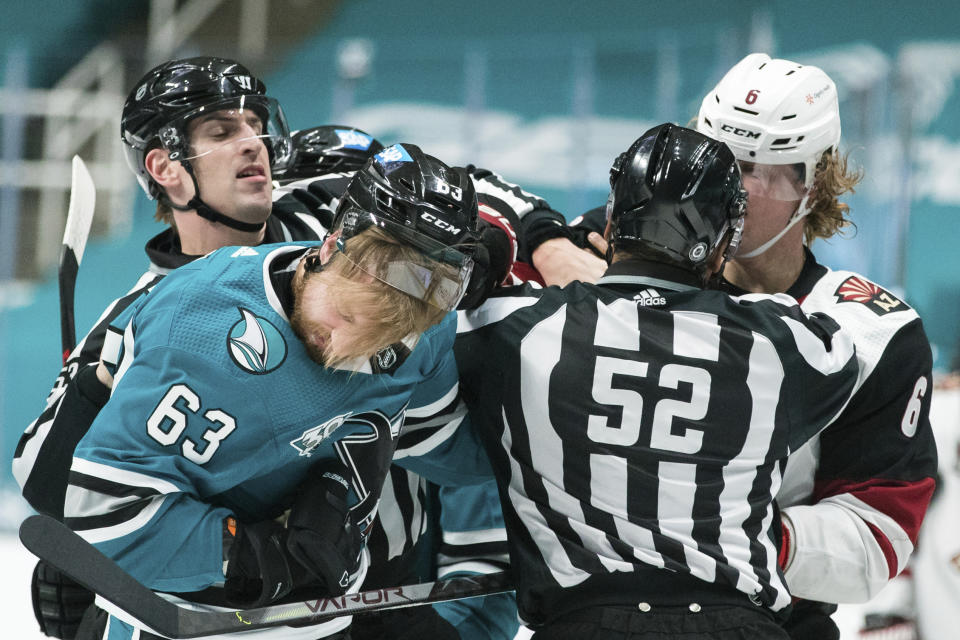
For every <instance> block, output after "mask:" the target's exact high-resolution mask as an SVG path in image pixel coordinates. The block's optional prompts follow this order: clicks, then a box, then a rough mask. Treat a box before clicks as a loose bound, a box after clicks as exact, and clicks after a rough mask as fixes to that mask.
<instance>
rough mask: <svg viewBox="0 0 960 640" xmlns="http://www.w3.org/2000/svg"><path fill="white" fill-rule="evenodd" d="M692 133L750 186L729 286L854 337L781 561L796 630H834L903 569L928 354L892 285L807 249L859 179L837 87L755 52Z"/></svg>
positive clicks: (915, 499) (929, 442) (798, 492)
mask: <svg viewBox="0 0 960 640" xmlns="http://www.w3.org/2000/svg"><path fill="white" fill-rule="evenodd" d="M697 128H698V129H699V130H700V131H701V132H703V133H705V134H707V135H709V136H711V137H713V138H716V139H719V140H722V141H724V142H726V143H727V144H728V145H729V146H730V148H731V149H732V150H733V152H734V154H735V155H736V157H737V159H738V160H739V161H740V163H741V166H742V167H743V172H744V180H743V182H744V187H745V188H746V190H747V192H748V193H749V200H748V205H747V216H746V226H745V227H744V237H743V242H742V243H741V247H740V250H739V251H738V252H737V254H736V257H735V260H733V261H732V262H731V263H730V265H729V266H728V268H727V270H726V271H725V273H724V276H725V278H726V280H727V282H728V283H729V285H730V287H729V288H730V290H731V291H733V292H740V293H743V292H747V291H749V292H762V293H777V292H786V293H788V294H790V295H792V296H793V297H795V298H797V299H798V300H799V301H800V302H801V306H802V308H803V309H804V310H805V311H807V312H808V313H809V312H814V311H822V312H825V313H828V314H830V315H831V316H832V317H833V318H835V319H836V320H837V322H839V323H840V324H841V326H843V327H844V328H845V329H847V330H848V331H849V332H850V333H851V334H852V335H853V337H854V340H855V342H856V344H857V349H858V352H857V353H858V357H859V359H860V366H861V371H862V377H863V379H864V381H863V385H862V386H861V388H860V389H859V391H858V392H857V394H856V395H855V396H854V398H853V400H852V401H851V402H850V405H849V406H848V407H847V408H846V410H845V411H844V413H843V415H841V416H840V418H838V419H837V421H836V422H834V423H833V424H832V425H831V426H830V427H829V428H827V429H826V430H825V431H824V432H822V433H821V434H819V436H818V437H817V438H815V439H814V440H812V441H811V442H810V443H809V444H808V445H807V446H805V447H804V448H803V449H801V450H800V451H798V452H797V453H795V454H794V455H792V456H791V457H790V463H789V464H788V465H787V470H786V474H785V476H784V482H783V488H782V489H781V491H780V494H779V495H778V498H777V500H778V503H779V505H780V506H781V508H783V526H784V531H783V533H784V541H785V544H784V548H783V554H782V560H783V563H782V566H783V568H784V572H785V573H784V575H785V577H786V580H787V585H788V586H789V587H790V591H791V593H793V594H794V595H795V596H798V597H801V598H806V599H808V600H811V601H814V602H812V603H810V602H808V603H801V604H798V605H797V606H795V607H794V614H793V616H792V618H791V620H790V622H789V623H788V629H789V630H790V632H791V635H792V637H794V638H796V639H806V638H817V639H821V638H830V637H833V638H836V637H838V635H839V632H838V631H837V629H836V625H834V624H833V622H832V621H831V620H830V619H829V617H828V615H829V613H830V612H832V611H833V610H835V608H836V607H835V606H824V605H818V604H816V603H817V602H824V603H842V602H865V601H867V600H868V599H870V598H871V597H872V596H873V595H874V594H876V593H877V592H878V591H879V590H880V589H881V588H882V587H883V586H884V585H885V584H886V583H887V581H888V580H890V579H891V578H893V577H894V576H896V575H897V574H898V573H899V572H900V571H902V570H903V568H904V567H905V566H906V563H907V560H908V558H909V557H910V554H911V552H912V550H913V547H914V545H915V544H916V541H917V534H918V531H919V528H920V523H921V521H922V519H923V516H924V513H925V511H926V508H927V505H928V503H929V501H930V497H931V495H932V493H933V488H934V477H935V473H936V447H935V444H934V439H933V435H932V431H931V427H930V421H929V411H930V392H931V390H932V387H931V363H932V358H931V352H930V345H929V343H928V341H927V338H926V335H925V333H924V330H923V324H922V322H921V320H920V318H919V317H918V316H917V313H916V312H915V311H914V310H913V309H911V308H910V307H909V306H908V305H907V304H906V303H905V302H903V301H902V300H900V299H899V298H897V297H896V296H895V295H894V294H893V293H891V292H890V291H889V290H887V289H884V288H883V287H881V286H880V285H877V284H875V283H873V282H871V281H870V280H868V279H867V278H866V277H864V276H862V275H859V274H857V273H852V272H849V271H833V270H831V269H829V268H827V267H826V266H823V265H821V264H819V263H818V262H817V260H816V258H815V257H814V255H813V253H812V252H811V251H810V249H809V245H810V244H811V243H812V242H813V241H814V240H815V239H817V238H829V237H831V236H833V235H834V234H835V233H837V232H838V231H840V230H842V229H843V228H844V227H845V226H847V225H848V224H850V223H849V222H848V220H847V218H846V217H845V215H846V214H847V212H848V207H847V205H845V204H842V203H840V202H839V201H838V199H837V198H838V196H840V195H841V194H843V193H844V192H845V191H849V190H852V189H853V187H854V185H855V184H856V182H857V180H858V179H859V176H858V175H856V174H853V173H852V172H850V171H849V170H848V167H847V159H846V157H844V156H841V155H840V154H839V152H838V149H837V145H838V144H839V141H840V113H839V107H838V98H837V89H836V86H835V84H834V83H833V81H832V80H831V79H830V78H829V77H828V76H827V75H826V74H825V73H824V72H823V71H822V70H820V69H818V68H816V67H812V66H808V65H801V64H797V63H795V62H790V61H788V60H778V59H774V60H771V59H770V57H769V56H767V55H764V54H759V53H757V54H751V55H749V56H747V57H746V58H744V59H743V60H741V61H740V62H739V63H738V64H737V65H736V66H734V67H733V68H732V69H731V70H730V71H729V72H728V73H727V74H726V75H725V76H724V78H723V79H722V80H721V81H720V82H719V84H717V86H716V88H714V89H713V90H712V91H711V92H710V93H709V94H707V96H706V97H705V98H704V99H703V104H702V106H701V108H700V113H699V116H698V118H697Z"/></svg>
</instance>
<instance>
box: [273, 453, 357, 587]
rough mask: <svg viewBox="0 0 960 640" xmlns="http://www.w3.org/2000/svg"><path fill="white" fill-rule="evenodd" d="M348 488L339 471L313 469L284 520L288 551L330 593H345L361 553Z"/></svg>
mask: <svg viewBox="0 0 960 640" xmlns="http://www.w3.org/2000/svg"><path fill="white" fill-rule="evenodd" d="M349 490H350V485H349V484H348V483H347V481H346V480H345V479H344V478H343V476H341V475H340V474H338V473H335V472H333V471H325V470H323V468H319V469H314V470H312V471H311V473H310V475H309V476H308V477H307V479H306V480H305V481H304V482H303V483H302V484H301V485H300V488H299V490H298V493H297V497H296V499H295V500H294V503H293V506H292V507H291V508H290V517H289V518H288V519H287V539H286V545H287V550H288V551H289V553H290V555H291V556H293V557H294V558H295V559H296V561H297V562H298V563H299V564H300V565H301V566H302V567H304V568H305V569H306V571H307V572H308V573H309V574H310V576H311V578H312V579H313V580H315V581H317V582H319V583H320V584H322V585H323V586H324V588H325V590H326V593H327V594H328V595H331V596H338V595H342V594H343V593H345V592H346V590H347V587H348V586H350V576H351V575H352V574H354V573H356V571H357V568H358V567H359V565H360V557H361V554H362V553H363V545H364V540H363V535H362V534H361V531H360V527H359V526H357V524H356V523H355V522H354V521H353V519H352V516H351V513H350V510H349V508H348V506H347V494H348V493H349Z"/></svg>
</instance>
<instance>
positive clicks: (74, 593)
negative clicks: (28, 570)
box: [30, 560, 94, 638]
mask: <svg viewBox="0 0 960 640" xmlns="http://www.w3.org/2000/svg"><path fill="white" fill-rule="evenodd" d="M30 591H31V592H32V595H33V613H34V615H35V616H36V618H37V622H38V623H39V624H40V631H42V632H43V634H44V635H47V636H51V637H53V638H73V637H74V636H75V635H76V634H77V628H78V627H79V626H80V620H81V619H82V618H83V612H84V611H86V610H87V607H89V606H90V605H92V604H93V599H94V594H93V592H92V591H88V590H87V589H85V588H83V587H81V586H80V585H79V584H77V583H76V582H74V581H73V580H71V579H70V578H69V577H67V576H66V575H64V574H62V573H60V572H59V571H57V569H56V568H54V567H52V566H50V565H49V564H47V563H46V562H44V561H43V560H40V561H39V562H37V566H36V568H35V569H34V570H33V581H32V582H31V585H30Z"/></svg>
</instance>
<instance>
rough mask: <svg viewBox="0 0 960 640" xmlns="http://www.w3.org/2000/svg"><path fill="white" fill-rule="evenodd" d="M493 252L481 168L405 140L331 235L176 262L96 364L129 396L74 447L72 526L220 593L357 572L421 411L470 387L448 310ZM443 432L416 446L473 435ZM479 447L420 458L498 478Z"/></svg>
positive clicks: (154, 580)
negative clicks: (470, 169) (411, 421)
mask: <svg viewBox="0 0 960 640" xmlns="http://www.w3.org/2000/svg"><path fill="white" fill-rule="evenodd" d="M487 266H488V265H487V263H486V259H485V254H484V250H483V246H482V245H481V244H480V243H479V235H478V224H477V208H476V196H475V193H474V191H473V188H472V183H471V181H470V179H469V177H468V176H467V175H466V172H464V171H463V170H462V169H460V170H454V169H451V168H449V167H447V166H445V165H443V164H442V163H441V162H439V161H438V160H436V159H435V158H433V157H431V156H428V155H426V154H423V153H422V152H421V151H420V150H419V148H417V147H415V146H413V145H394V146H392V147H389V148H387V149H384V150H383V151H382V152H380V153H379V154H377V155H376V156H375V157H374V158H373V159H372V160H371V161H370V162H368V164H367V165H366V167H365V168H364V169H362V170H361V171H360V172H358V174H357V175H356V176H355V177H354V178H353V180H351V182H350V185H349V186H348V190H347V193H346V194H345V195H344V197H343V198H342V199H341V202H340V205H339V207H338V210H337V217H336V219H335V221H334V226H333V229H332V231H331V232H330V234H329V235H328V236H327V238H326V240H325V241H324V242H323V243H322V245H321V244H319V243H313V244H310V243H303V244H296V243H288V244H282V245H264V246H263V247H261V248H250V247H240V248H238V247H226V248H224V249H221V250H218V251H216V252H213V253H211V254H209V255H207V256H205V257H204V259H202V260H197V261H194V262H193V263H191V264H190V265H186V266H184V267H182V268H180V269H178V270H176V271H175V272H173V273H171V274H170V275H168V276H167V277H166V278H164V280H163V281H162V282H161V283H159V284H157V285H156V286H155V287H154V288H153V289H152V290H151V291H150V293H149V294H148V295H146V296H143V297H141V298H140V299H139V300H137V301H136V302H135V303H134V304H133V305H131V306H130V307H129V308H128V309H127V310H126V311H125V312H124V313H123V314H121V315H120V316H119V317H118V318H117V319H116V320H115V321H114V322H113V323H112V324H111V328H110V333H109V334H108V337H107V339H106V342H105V346H104V350H103V359H102V361H101V363H100V365H99V367H98V371H97V374H98V377H99V378H100V379H101V380H102V381H103V382H104V383H109V384H111V385H112V394H111V396H110V400H109V401H108V402H107V404H106V405H105V406H104V407H103V409H102V410H101V411H100V412H99V414H98V415H97V417H96V418H95V420H94V422H93V424H92V425H91V427H90V429H89V431H88V432H87V433H86V435H85V436H84V437H83V439H82V440H81V441H80V443H79V444H78V446H77V449H76V451H75V454H74V460H73V464H72V467H71V474H70V485H69V487H68V490H67V498H66V501H65V507H64V516H65V521H66V523H67V524H69V525H70V526H71V527H72V528H73V529H75V530H77V531H78V532H80V533H81V535H83V536H84V537H86V538H87V539H88V540H91V541H93V542H94V543H95V544H96V545H97V546H98V548H100V549H101V550H102V551H104V552H105V553H107V554H108V555H110V556H111V557H113V558H114V560H116V561H117V562H118V563H119V564H120V565H121V566H123V567H124V568H125V569H127V570H128V571H129V572H130V573H132V574H133V575H134V576H135V577H136V578H138V579H139V580H140V581H141V582H143V583H144V584H146V585H148V586H150V587H152V588H154V589H159V590H164V591H172V592H177V593H180V594H181V595H183V594H184V593H191V592H198V591H201V590H204V589H207V591H206V592H205V593H203V594H202V595H201V597H202V599H203V601H205V602H206V603H208V604H220V605H229V606H234V607H237V606H243V607H255V606H260V605H263V604H266V603H269V602H274V601H276V600H278V599H280V598H282V597H283V596H285V595H287V594H289V593H290V592H291V591H292V590H293V589H295V588H297V587H299V586H303V585H315V586H316V587H317V588H318V589H324V590H326V591H327V592H328V593H332V594H338V593H343V592H344V590H347V589H349V588H351V587H356V586H358V585H359V578H362V574H363V572H364V570H365V562H364V561H363V556H362V554H360V552H361V550H362V549H361V543H362V536H363V534H365V532H366V531H367V529H368V528H369V525H370V523H371V522H372V520H373V518H374V516H375V512H376V504H377V501H378V499H379V487H380V486H381V485H382V483H383V479H384V474H385V472H386V469H387V465H389V462H390V459H391V457H392V455H393V453H394V449H395V448H396V447H397V442H398V439H399V440H400V441H401V445H400V446H404V445H403V444H402V440H403V437H405V436H407V434H406V433H405V434H404V435H401V434H400V428H401V425H402V424H403V417H404V414H405V412H406V411H408V410H409V411H411V412H413V411H416V410H418V409H421V408H423V407H432V408H433V409H434V410H443V409H444V408H445V406H446V404H448V403H450V402H455V393H452V391H455V389H456V387H457V378H456V367H455V363H454V361H453V354H452V350H451V347H452V342H453V337H454V335H455V329H454V326H455V319H454V316H453V315H452V314H450V313H449V312H450V311H451V310H452V309H454V308H455V307H456V306H457V304H458V303H459V302H460V300H461V299H462V298H463V296H464V295H465V294H466V293H467V291H468V290H469V289H470V287H472V286H479V285H482V283H483V282H484V281H485V278H484V274H483V273H482V270H483V269H485V268H486V267H487ZM421 410H422V409H421ZM404 430H405V431H406V427H405V429H404ZM445 435H446V433H443V434H440V433H437V434H435V435H434V436H433V437H432V438H429V441H428V442H424V441H423V440H424V439H423V437H422V434H420V433H418V434H416V436H417V437H416V438H414V439H415V440H416V441H417V449H418V453H420V454H422V453H424V452H426V451H429V450H431V449H436V448H438V447H453V446H456V445H455V444H454V442H453V440H452V439H449V438H445ZM467 446H468V448H467V449H466V450H465V451H457V450H455V449H452V450H451V451H452V452H456V460H457V465H456V468H455V469H453V470H449V468H448V467H445V466H439V465H434V466H429V465H427V466H424V463H423V462H422V461H421V464H420V466H419V467H418V468H419V469H421V470H423V469H426V470H428V471H429V472H431V473H445V474H447V476H449V475H451V474H461V475H462V474H464V473H465V472H466V470H467V469H471V468H475V469H478V470H479V471H477V472H476V474H475V475H481V476H482V474H483V472H484V471H485V470H484V465H483V459H482V456H479V455H478V452H477V450H476V447H472V446H471V445H470V443H469V442H467ZM471 459H476V460H477V462H476V463H474V464H473V465H471ZM405 460H406V461H408V462H409V463H410V464H411V465H412V464H414V462H416V461H418V460H419V458H418V457H417V456H408V457H406V458H405ZM285 508H289V509H290V511H289V516H288V518H287V519H286V522H285V524H281V523H279V522H277V521H276V520H274V518H275V517H277V516H279V515H280V514H281V513H282V512H283V511H284V509H285ZM219 583H224V587H223V589H222V590H218V589H213V590H212V591H211V590H209V589H208V588H210V587H215V586H216V585H217V584H219ZM349 622H350V620H349V618H347V619H342V620H336V621H333V622H330V623H327V624H323V625H315V626H313V627H305V628H297V629H292V628H278V629H276V630H275V633H274V634H273V635H274V636H275V637H284V638H298V637H302V638H317V637H319V636H324V637H325V636H328V635H331V634H335V633H337V632H339V631H340V630H341V629H343V628H344V627H346V626H347V625H348V624H349ZM107 624H108V630H107V631H106V632H105V633H104V635H103V637H107V636H109V638H111V639H112V638H121V637H137V636H135V634H140V635H139V636H138V637H140V638H143V637H149V636H147V635H144V634H146V633H148V632H149V630H141V629H136V628H135V627H134V626H131V625H130V624H128V623H125V622H122V621H121V620H120V619H119V618H113V617H111V618H110V619H109V622H108V623H107ZM85 633H86V628H84V627H82V628H81V631H80V635H81V637H86V636H85V635H84V634H85ZM91 637H100V636H99V635H96V636H91Z"/></svg>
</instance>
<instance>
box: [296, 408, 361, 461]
mask: <svg viewBox="0 0 960 640" xmlns="http://www.w3.org/2000/svg"><path fill="white" fill-rule="evenodd" d="M351 415H353V413H352V412H351V413H345V414H343V415H340V416H337V417H336V418H332V419H330V420H327V421H326V422H324V423H323V424H321V425H320V426H318V427H313V428H311V429H307V430H306V431H304V432H303V433H302V434H301V435H300V437H299V438H297V439H296V440H291V441H290V444H291V445H292V446H293V448H294V449H296V450H297V451H299V452H300V455H301V456H307V457H308V458H309V457H310V455H311V454H312V453H313V451H314V450H315V449H316V448H317V447H319V446H320V445H321V444H323V441H324V440H326V439H327V438H328V437H329V436H330V434H331V433H333V432H334V431H336V430H337V429H338V428H340V427H341V426H343V423H344V422H346V421H347V418H349V417H350V416H351Z"/></svg>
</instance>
